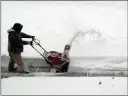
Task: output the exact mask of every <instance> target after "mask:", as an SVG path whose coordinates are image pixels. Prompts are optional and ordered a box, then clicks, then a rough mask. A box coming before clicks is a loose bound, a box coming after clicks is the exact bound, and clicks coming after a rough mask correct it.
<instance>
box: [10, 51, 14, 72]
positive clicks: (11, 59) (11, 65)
mask: <svg viewBox="0 0 128 96" xmlns="http://www.w3.org/2000/svg"><path fill="white" fill-rule="evenodd" d="M9 56H10V60H9V65H8V71H10V72H13V71H15V68H14V63H15V62H14V60H13V57H12V54H11V53H9Z"/></svg>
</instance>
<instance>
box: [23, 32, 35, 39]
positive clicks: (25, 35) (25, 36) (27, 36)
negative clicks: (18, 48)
mask: <svg viewBox="0 0 128 96" xmlns="http://www.w3.org/2000/svg"><path fill="white" fill-rule="evenodd" d="M21 36H22V38H33V37H34V36H31V35H28V34H25V33H23V32H21Z"/></svg>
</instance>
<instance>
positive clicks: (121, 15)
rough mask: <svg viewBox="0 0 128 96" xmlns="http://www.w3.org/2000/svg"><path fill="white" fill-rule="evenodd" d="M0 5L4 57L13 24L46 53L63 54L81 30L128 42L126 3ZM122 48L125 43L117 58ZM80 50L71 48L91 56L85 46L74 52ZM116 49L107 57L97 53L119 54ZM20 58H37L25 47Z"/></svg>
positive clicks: (74, 52)
mask: <svg viewBox="0 0 128 96" xmlns="http://www.w3.org/2000/svg"><path fill="white" fill-rule="evenodd" d="M1 5H2V7H1V16H2V17H1V20H2V21H1V24H2V25H1V28H2V30H1V40H2V42H1V43H2V46H1V47H2V51H1V53H2V54H7V36H8V34H7V30H8V29H9V28H10V27H12V26H13V24H14V23H15V22H20V23H21V24H23V25H24V28H23V30H22V31H23V32H25V33H28V34H31V35H35V36H36V38H37V39H39V40H40V41H41V45H42V46H43V47H45V48H46V50H56V51H60V52H62V51H63V48H64V46H65V44H66V43H67V42H69V40H70V39H71V37H72V36H73V34H75V32H77V30H79V29H80V30H83V31H84V29H85V28H93V29H98V30H100V32H102V33H105V34H108V35H109V36H112V37H113V38H116V39H117V40H119V39H120V38H123V40H125V41H126V39H127V1H2V2H1ZM117 42H118V41H117ZM118 44H119V45H120V44H122V43H119V42H118ZM82 46H83V45H82ZM121 46H122V45H121ZM124 46H126V43H124V45H123V46H122V47H121V48H119V50H121V53H118V54H117V55H119V54H122V55H126V47H125V48H124ZM79 48H80V46H79ZM79 48H78V45H77V47H75V46H74V47H73V49H72V52H71V54H72V55H80V56H81V54H83V55H88V56H90V55H94V54H93V53H88V51H89V50H87V49H86V45H84V47H82V49H80V50H82V51H81V52H79V51H76V50H78V49H79ZM103 48H104V47H103ZM112 48H113V49H112ZM115 48H116V47H110V48H108V49H110V51H104V52H102V53H105V52H106V53H107V54H106V53H105V54H102V53H101V52H100V53H99V54H102V55H114V54H115V53H117V52H119V50H118V49H116V50H117V51H115V53H113V50H115ZM89 49H90V51H92V50H93V51H94V49H92V48H89ZM111 49H112V50H111ZM73 50H74V51H73ZM85 50H87V51H85ZM94 53H95V52H94ZM108 53H109V54H108ZM95 54H97V53H95ZM23 56H40V55H39V54H38V53H37V52H36V51H35V50H34V49H32V48H31V47H30V46H26V47H25V50H24V53H23Z"/></svg>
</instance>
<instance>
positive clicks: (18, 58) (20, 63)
mask: <svg viewBox="0 0 128 96" xmlns="http://www.w3.org/2000/svg"><path fill="white" fill-rule="evenodd" d="M13 59H14V61H15V62H16V64H17V65H18V67H17V71H18V72H25V70H24V69H25V68H24V64H23V60H22V56H21V54H20V53H19V54H13Z"/></svg>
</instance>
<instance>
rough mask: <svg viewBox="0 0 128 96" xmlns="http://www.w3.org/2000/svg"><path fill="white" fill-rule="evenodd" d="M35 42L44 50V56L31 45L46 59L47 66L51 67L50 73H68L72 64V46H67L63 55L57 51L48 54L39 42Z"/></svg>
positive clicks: (35, 40)
mask: <svg viewBox="0 0 128 96" xmlns="http://www.w3.org/2000/svg"><path fill="white" fill-rule="evenodd" d="M33 42H34V43H35V44H36V45H38V46H39V47H41V48H42V49H43V50H44V53H43V54H42V53H40V52H39V51H38V50H37V49H36V48H35V47H34V46H33V44H32V45H31V46H32V47H33V48H34V49H35V50H36V51H37V52H38V53H39V54H40V55H41V56H42V57H43V58H44V59H45V61H46V62H47V64H49V65H51V69H50V72H53V73H56V72H67V71H68V66H69V63H70V59H69V50H70V45H66V46H65V48H64V52H63V53H60V52H57V51H49V52H47V51H46V50H45V49H44V48H43V47H42V46H41V45H40V43H39V40H37V39H34V40H33Z"/></svg>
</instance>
